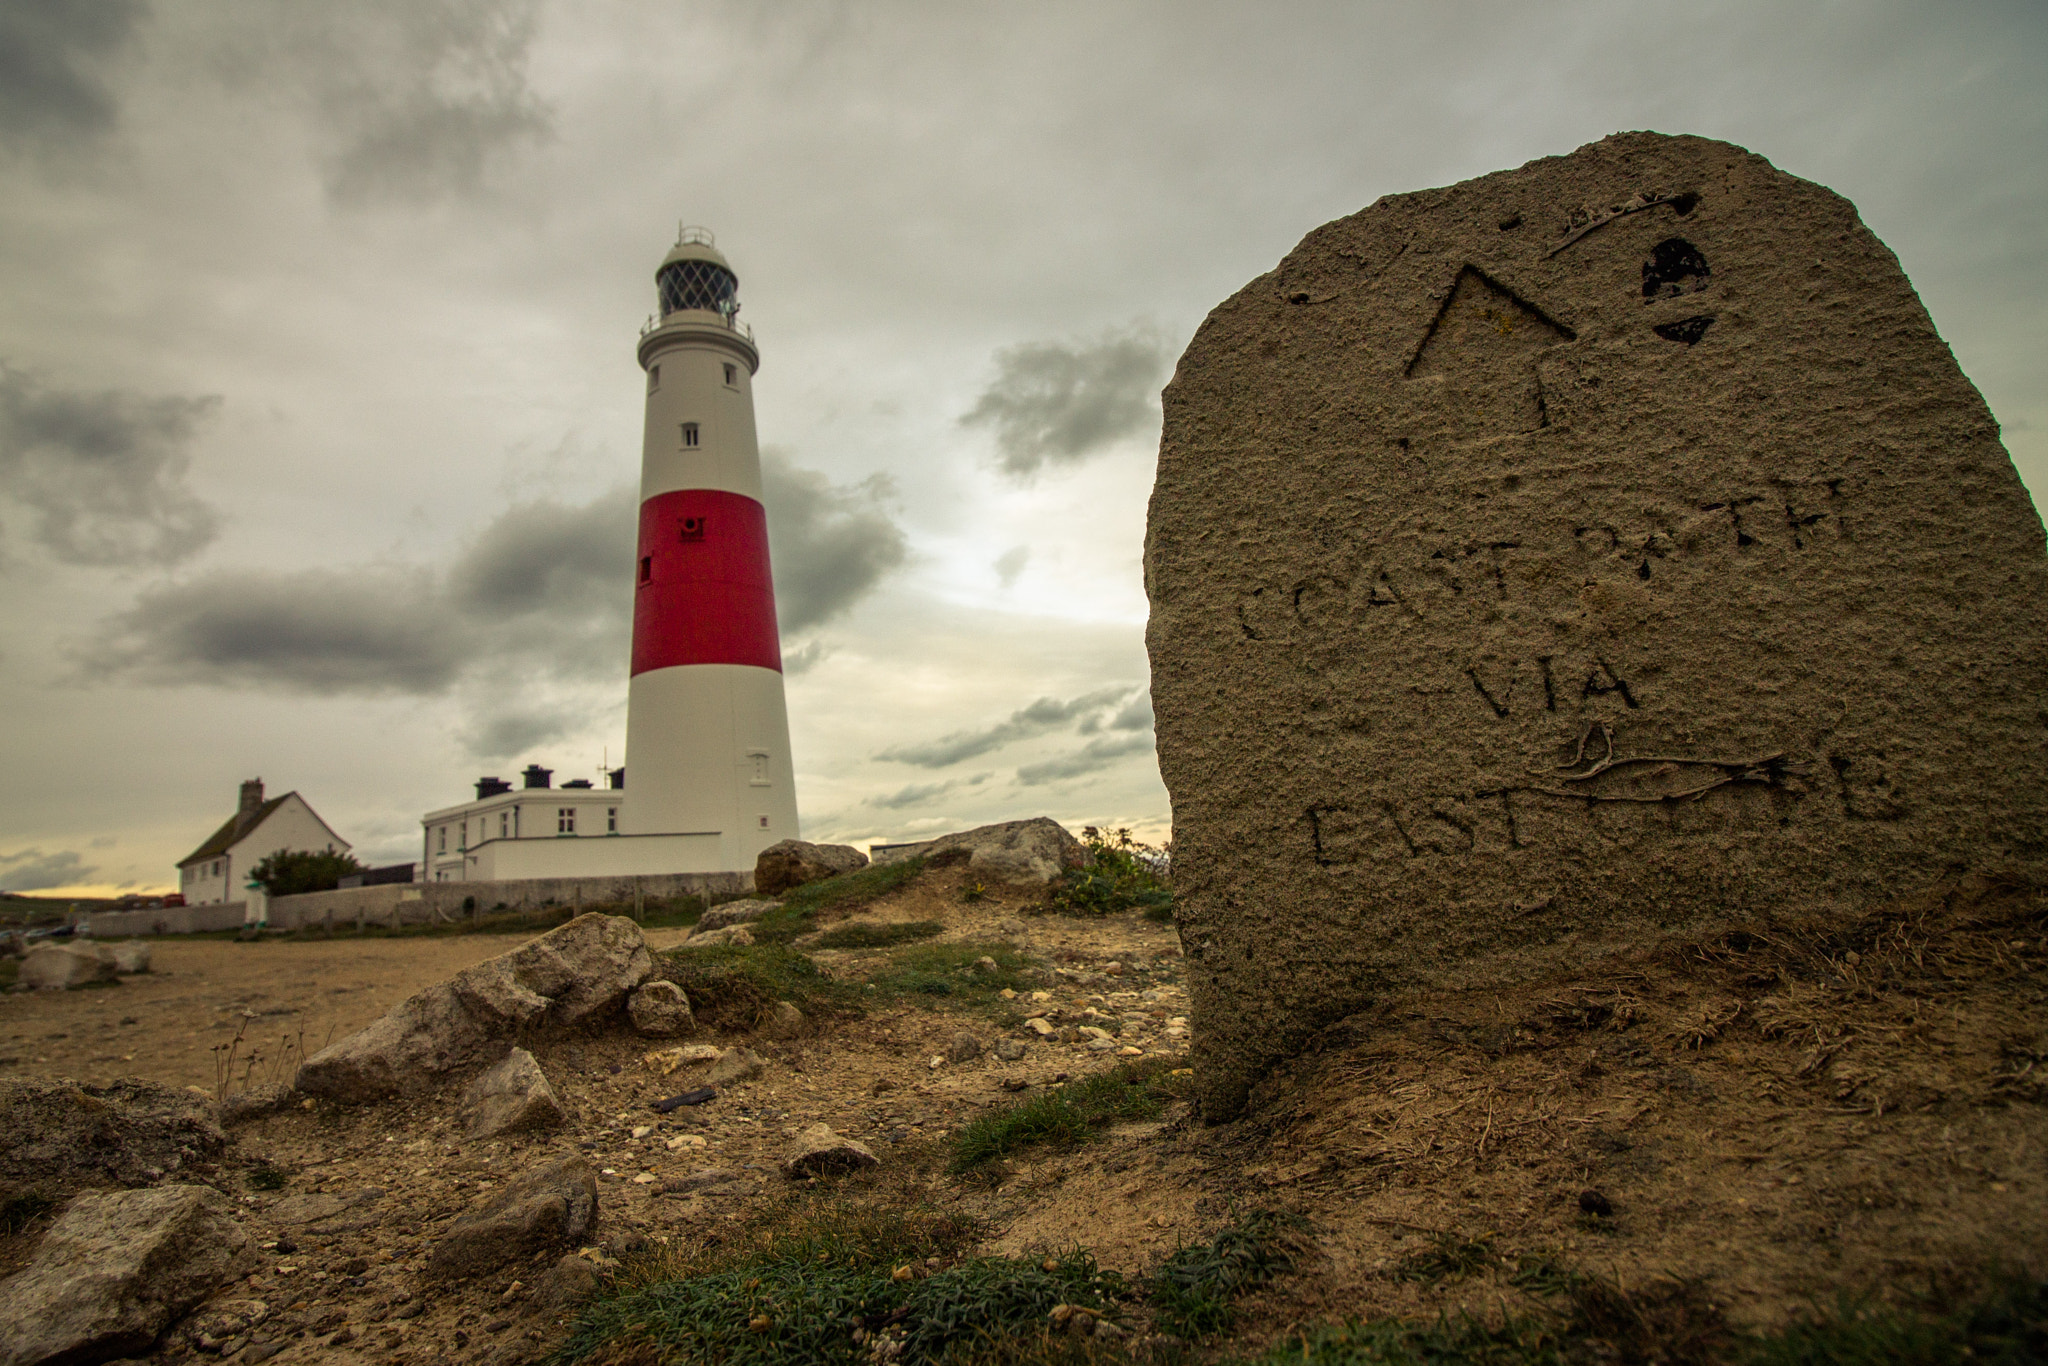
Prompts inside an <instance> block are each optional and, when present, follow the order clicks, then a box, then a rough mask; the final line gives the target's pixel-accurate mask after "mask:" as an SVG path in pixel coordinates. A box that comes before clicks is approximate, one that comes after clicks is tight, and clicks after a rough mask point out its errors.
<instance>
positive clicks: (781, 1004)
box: [754, 1001, 810, 1039]
mask: <svg viewBox="0 0 2048 1366" xmlns="http://www.w3.org/2000/svg"><path fill="white" fill-rule="evenodd" d="M809 1025H810V1020H809V1019H807V1018H806V1017H805V1015H804V1013H803V1012H802V1011H801V1010H798V1009H797V1008H796V1007H795V1006H793V1005H791V1004H790V1003H789V1002H787V1001H777V1002H776V1003H775V1004H774V1005H771V1006H769V1007H768V1011H767V1013H766V1014H765V1015H763V1016H762V1017H761V1023H759V1024H758V1025H756V1026H754V1032H755V1033H756V1034H758V1035H760V1036H761V1037H762V1038H764V1039H794V1038H797V1037H798V1036H800V1035H801V1034H802V1033H803V1032H804V1030H805V1029H806V1028H807V1027H809Z"/></svg>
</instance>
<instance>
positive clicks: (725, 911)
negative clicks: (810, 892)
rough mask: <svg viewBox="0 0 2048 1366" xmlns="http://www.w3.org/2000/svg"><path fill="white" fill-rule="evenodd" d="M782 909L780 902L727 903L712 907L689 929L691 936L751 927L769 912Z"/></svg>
mask: <svg viewBox="0 0 2048 1366" xmlns="http://www.w3.org/2000/svg"><path fill="white" fill-rule="evenodd" d="M781 909H782V903H781V902H780V901H751V900H749V901H728V902H726V903H725V904H724V905H722V906H713V907H712V908H711V909H710V910H708V911H706V912H704V914H703V915H701V916H699V917H698V918H697V923H696V924H695V925H694V926H692V927H691V931H690V932H691V933H692V934H708V933H710V932H711V931H712V930H722V929H725V928H726V927H727V926H730V925H751V924H753V923H754V922H755V921H756V920H759V919H760V918H761V917H762V916H764V915H766V914H768V912H770V911H779V910H781Z"/></svg>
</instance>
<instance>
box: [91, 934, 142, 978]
mask: <svg viewBox="0 0 2048 1366" xmlns="http://www.w3.org/2000/svg"><path fill="white" fill-rule="evenodd" d="M93 951H94V952H95V953H97V954H98V955H99V956H100V957H101V958H104V959H105V960H106V961H107V962H109V963H112V964H113V965H114V971H115V972H116V973H118V974H120V975H121V976H123V977H129V976H132V975H134V974H135V973H138V972H148V971H149V945H147V944H145V943H142V942H141V941H140V940H136V939H128V940H123V941H122V942H121V943H119V944H98V945H95V946H94V948H93Z"/></svg>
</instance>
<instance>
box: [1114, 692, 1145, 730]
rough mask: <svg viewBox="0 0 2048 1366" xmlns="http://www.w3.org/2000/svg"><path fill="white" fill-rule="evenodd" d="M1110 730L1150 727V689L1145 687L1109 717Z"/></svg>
mask: <svg viewBox="0 0 2048 1366" xmlns="http://www.w3.org/2000/svg"><path fill="white" fill-rule="evenodd" d="M1109 728H1110V729H1111V730H1150V729H1152V690H1151V689H1150V688H1146V689H1145V690H1143V691H1142V692H1140V693H1139V694H1138V695H1137V696H1136V697H1133V698H1132V699H1131V700H1130V701H1129V702H1126V703H1125V704H1124V705H1123V707H1122V708H1121V709H1120V710H1118V712H1117V714H1116V715H1115V716H1112V717H1110V718H1109Z"/></svg>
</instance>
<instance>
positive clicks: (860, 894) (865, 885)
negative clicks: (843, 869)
mask: <svg viewBox="0 0 2048 1366" xmlns="http://www.w3.org/2000/svg"><path fill="white" fill-rule="evenodd" d="M923 871H924V860H923V859H921V858H907V859H901V860H899V861H897V862H895V863H883V864H870V865H869V866H867V867H865V868H857V869H855V870H854V871H853V872H851V873H841V874H840V875H839V876H838V877H828V878H825V879H824V880H822V881H819V882H807V883H805V884H804V885H803V886H801V887H793V888H791V889H790V890H789V891H787V892H785V893H783V896H782V904H781V905H780V906H778V907H776V908H775V909H774V910H772V911H770V912H768V914H766V915H764V916H762V917H761V918H760V919H759V920H750V921H748V922H747V930H748V932H749V933H751V934H752V935H753V936H754V938H755V939H756V940H757V941H759V942H762V943H783V944H786V943H788V942H789V941H790V940H792V939H794V938H796V937H797V936H798V935H800V934H809V933H810V932H811V931H812V930H814V929H816V928H817V927H818V915H819V913H820V912H821V911H834V912H837V913H838V914H840V915H845V914H847V913H848V912H850V911H854V910H858V909H859V908H860V907H862V906H865V905H867V904H869V903H870V902H873V901H879V900H881V899H882V898H883V897H885V896H887V895H889V893H891V892H894V891H897V890H898V889H900V888H902V887H906V886H908V885H909V884H910V883H912V882H915V881H916V880H917V876H918V874H920V873H922V872H923Z"/></svg>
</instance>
